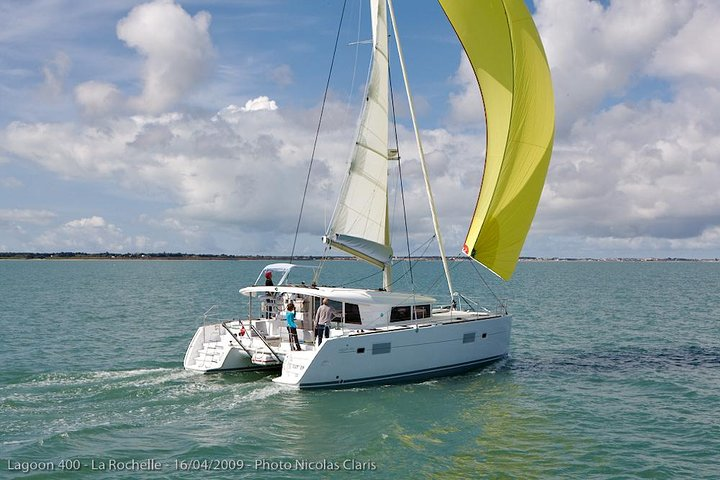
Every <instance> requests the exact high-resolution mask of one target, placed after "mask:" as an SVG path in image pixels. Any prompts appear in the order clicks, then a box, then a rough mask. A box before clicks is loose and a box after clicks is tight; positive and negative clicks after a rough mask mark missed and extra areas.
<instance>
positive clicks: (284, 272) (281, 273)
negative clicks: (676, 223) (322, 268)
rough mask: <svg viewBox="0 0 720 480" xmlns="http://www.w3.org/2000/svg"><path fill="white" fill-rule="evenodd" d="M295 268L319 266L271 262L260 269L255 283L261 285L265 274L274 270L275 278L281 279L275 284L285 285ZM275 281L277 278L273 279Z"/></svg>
mask: <svg viewBox="0 0 720 480" xmlns="http://www.w3.org/2000/svg"><path fill="white" fill-rule="evenodd" d="M293 268H317V267H316V266H314V265H296V264H294V263H271V264H270V265H267V266H266V267H265V268H263V269H262V271H260V275H258V278H257V280H255V283H254V284H253V285H260V284H261V280H262V279H263V278H265V274H267V273H268V272H272V274H273V276H274V277H275V278H277V277H280V280H278V281H277V282H275V285H284V284H285V281H286V280H287V278H288V275H290V271H291V270H292V269H293ZM273 281H275V280H273Z"/></svg>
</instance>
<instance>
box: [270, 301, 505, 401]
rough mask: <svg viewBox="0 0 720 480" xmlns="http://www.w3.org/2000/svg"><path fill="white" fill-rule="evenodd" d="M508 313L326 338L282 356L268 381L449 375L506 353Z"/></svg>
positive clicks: (309, 384)
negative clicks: (277, 372) (275, 374)
mask: <svg viewBox="0 0 720 480" xmlns="http://www.w3.org/2000/svg"><path fill="white" fill-rule="evenodd" d="M511 325H512V317H511V316H510V315H502V316H494V317H487V316H478V317H474V318H467V319H456V320H453V321H449V322H446V323H436V324H429V325H424V326H419V327H417V328H415V327H407V328H398V329H389V330H379V331H367V332H361V333H360V332H359V333H354V334H349V335H344V336H341V337H336V338H329V339H327V340H325V341H324V342H323V344H322V348H320V349H318V350H317V351H305V352H291V353H289V354H288V355H286V357H285V360H284V363H283V369H282V375H281V376H280V377H278V378H276V379H274V380H273V381H275V382H278V383H283V384H287V385H292V386H295V387H298V388H301V389H312V388H342V387H355V386H361V385H372V384H390V383H403V382H410V381H417V380H423V379H427V378H432V377H439V376H446V375H454V374H457V373H462V372H466V371H468V370H472V369H475V368H478V367H480V366H482V365H485V364H488V363H491V362H494V361H497V360H500V359H502V358H505V357H506V356H507V354H508V350H509V346H510V330H511Z"/></svg>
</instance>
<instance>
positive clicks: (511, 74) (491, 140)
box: [439, 0, 554, 280]
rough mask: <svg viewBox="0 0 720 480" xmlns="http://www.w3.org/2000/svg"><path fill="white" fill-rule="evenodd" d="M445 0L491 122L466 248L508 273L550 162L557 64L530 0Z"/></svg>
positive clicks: (491, 266) (501, 272) (493, 268)
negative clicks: (547, 52)
mask: <svg viewBox="0 0 720 480" xmlns="http://www.w3.org/2000/svg"><path fill="white" fill-rule="evenodd" d="M439 1H440V4H441V5H442V7H443V10H444V11H445V14H446V15H447V17H448V19H449V20H450V23H451V24H452V26H453V28H454V29H455V32H456V33H457V35H458V38H459V39H460V41H461V43H462V45H463V48H464V50H465V52H466V53H467V55H468V58H469V59H470V63H471V64H472V66H473V70H474V72H475V75H476V78H477V81H478V85H479V87H480V90H481V92H482V97H483V103H484V105H485V116H486V121H487V148H486V159H485V167H484V171H483V179H482V183H481V188H480V194H479V195H478V201H477V204H476V207H475V212H474V214H473V218H472V222H471V224H470V227H469V230H468V234H467V237H466V240H465V245H464V247H463V251H464V252H465V253H466V254H468V255H470V256H471V257H472V258H474V259H476V260H477V261H479V262H480V263H482V264H483V265H485V266H486V267H487V268H488V269H490V270H491V271H493V272H494V273H496V274H497V275H499V276H500V277H502V278H504V279H506V280H508V279H509V278H510V277H511V276H512V273H513V271H514V269H515V265H516V263H517V261H518V259H519V256H520V252H521V250H522V246H523V244H524V242H525V238H526V236H527V233H528V231H529V229H530V225H531V223H532V220H533V217H534V215H535V211H536V209H537V204H538V202H539V200H540V195H541V193H542V187H543V184H544V181H545V176H546V174H547V169H548V165H549V162H550V154H551V152H552V143H553V135H554V100H553V93H552V82H551V79H550V70H549V67H548V64H547V59H546V57H545V52H544V50H543V47H542V43H541V41H540V37H539V34H538V32H537V29H536V28H535V24H534V22H533V20H532V16H531V15H530V12H529V11H528V10H527V7H526V6H525V4H524V2H523V0H486V1H483V2H467V1H462V0H439Z"/></svg>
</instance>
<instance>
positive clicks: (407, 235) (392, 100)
mask: <svg viewBox="0 0 720 480" xmlns="http://www.w3.org/2000/svg"><path fill="white" fill-rule="evenodd" d="M388 85H389V86H390V106H391V108H392V118H393V131H394V133H395V148H396V149H397V162H398V176H399V177H400V178H399V180H400V199H401V200H402V210H403V220H404V222H405V243H406V244H407V251H408V257H407V258H408V269H409V271H410V285H412V289H413V291H415V279H414V278H413V271H412V258H411V257H410V232H409V230H408V221H407V209H406V208H405V189H404V188H403V179H402V167H401V164H402V162H401V161H400V142H399V141H398V131H397V118H396V117H395V95H394V94H393V87H392V76H391V75H390V66H389V65H388ZM393 283H394V282H393Z"/></svg>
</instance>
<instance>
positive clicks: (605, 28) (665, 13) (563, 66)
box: [535, 0, 697, 134]
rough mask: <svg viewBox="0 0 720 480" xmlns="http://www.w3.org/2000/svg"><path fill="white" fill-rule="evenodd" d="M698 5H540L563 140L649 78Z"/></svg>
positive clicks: (677, 1)
mask: <svg viewBox="0 0 720 480" xmlns="http://www.w3.org/2000/svg"><path fill="white" fill-rule="evenodd" d="M696 3H697V2H695V1H693V0H653V1H650V0H642V1H632V2H629V1H613V2H611V3H610V5H609V6H608V7H607V8H605V7H603V5H602V4H601V3H600V2H595V1H583V2H578V1H576V0H536V2H535V4H536V6H537V13H536V16H535V20H536V22H537V24H538V29H539V30H540V33H541V37H542V40H543V43H544V46H545V51H546V53H547V57H548V61H549V63H550V67H551V71H552V77H553V85H554V89H555V102H556V109H557V114H558V115H557V117H558V118H557V125H558V131H559V132H560V133H561V134H564V133H567V130H568V129H569V128H570V127H571V126H572V124H573V123H574V122H575V121H576V120H577V119H579V118H586V116H587V115H588V114H591V113H593V112H594V111H595V110H596V109H597V108H598V107H599V106H600V105H601V104H602V102H603V101H606V100H607V99H608V98H609V97H611V96H621V95H623V94H624V93H625V92H626V89H627V88H628V87H629V86H631V85H632V83H633V82H635V81H637V80H638V79H639V78H640V77H641V76H642V75H643V74H644V72H645V70H646V68H647V66H648V64H649V62H650V60H651V59H652V57H653V54H654V53H655V52H656V51H657V49H658V46H659V45H660V44H661V43H662V41H663V40H665V39H667V38H669V37H671V36H672V35H674V34H675V33H676V32H677V31H678V30H679V29H681V28H682V27H683V25H685V23H686V22H687V21H688V19H689V18H690V17H691V14H692V11H693V7H694V5H695V4H696Z"/></svg>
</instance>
